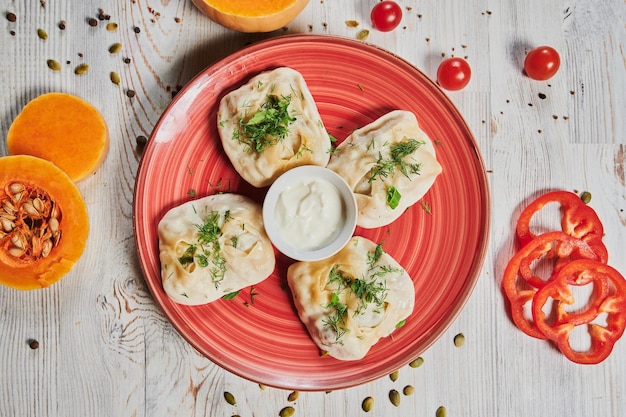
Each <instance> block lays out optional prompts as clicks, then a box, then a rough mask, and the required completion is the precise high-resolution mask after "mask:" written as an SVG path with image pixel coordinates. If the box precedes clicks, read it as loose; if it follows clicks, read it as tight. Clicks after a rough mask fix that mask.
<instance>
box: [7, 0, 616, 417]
mask: <svg viewBox="0 0 626 417" xmlns="http://www.w3.org/2000/svg"><path fill="white" fill-rule="evenodd" d="M375 3H376V1H374V0H369V1H358V2H357V1H353V2H349V1H346V2H338V1H331V0H311V2H310V3H309V5H308V6H307V8H306V9H305V10H304V11H303V12H302V13H301V14H300V16H299V17H298V18H297V19H296V20H295V21H294V22H292V23H291V24H289V25H288V27H287V28H285V29H284V30H279V31H276V32H273V33H269V34H242V33H237V32H233V31H230V30H228V29H225V28H223V27H221V26H219V25H217V24H215V23H213V22H212V21H210V20H209V19H208V18H206V17H204V16H203V15H201V14H200V12H199V11H198V10H197V9H196V8H195V7H194V6H193V4H192V3H191V1H190V0H167V1H165V0H161V1H156V0H153V1H149V0H108V1H96V0H82V1H60V0H48V1H46V2H40V1H39V0H24V1H22V0H20V1H16V0H0V12H1V13H2V18H1V19H0V56H2V59H0V87H1V91H2V95H1V98H0V131H1V133H2V137H3V138H4V137H6V133H7V130H8V128H9V126H10V124H11V122H12V120H13V119H14V118H15V117H16V115H17V114H18V112H19V111H20V109H21V108H22V107H23V106H24V105H25V104H26V103H27V102H28V101H29V100H31V99H33V98H35V97H36V96H38V95H40V94H42V93H45V92H49V91H63V92H67V93H72V94H76V95H78V96H81V97H83V98H85V99H86V100H88V101H89V102H91V103H92V104H93V105H94V106H96V107H97V108H98V109H99V110H100V111H101V112H102V114H103V116H104V117H105V119H106V121H107V124H108V127H109V130H110V134H111V148H110V152H109V155H108V157H107V160H106V162H105V163H104V165H103V166H102V168H101V169H100V170H98V172H97V173H96V174H95V175H94V176H93V177H92V178H90V179H88V180H87V181H84V182H82V183H80V184H79V188H80V190H81V192H82V193H83V195H84V197H85V200H86V202H87V205H88V210H89V216H90V223H91V228H92V230H91V234H90V239H89V242H88V245H87V249H86V251H85V253H84V255H83V257H82V258H81V260H80V261H79V263H78V264H77V265H76V267H75V268H74V269H73V270H72V272H71V273H70V274H69V275H68V277H66V278H65V279H64V280H62V281H61V282H59V283H58V284H56V285H54V286H52V287H51V288H49V289H47V290H42V291H31V292H19V291H15V290H12V289H9V288H4V287H2V288H0V313H1V316H2V318H1V319H0V335H1V336H0V353H1V355H0V416H6V417H13V416H48V417H57V416H58V417H66V416H129V417H131V416H133V417H142V416H150V417H154V416H232V415H240V416H257V417H262V416H277V415H278V414H279V412H280V410H281V409H282V408H283V407H285V406H288V405H291V406H293V407H294V408H295V409H296V415H298V416H307V417H317V416H319V417H322V416H324V417H327V416H363V415H376V416H383V415H384V416H386V417H390V416H434V415H435V413H436V410H437V409H438V407H440V406H444V407H446V409H447V413H448V415H449V416H496V415H506V416H541V415H546V416H547V415H568V416H572V417H576V416H580V417H587V416H592V415H593V416H620V415H622V416H623V415H626V341H624V340H621V341H620V342H619V343H618V344H617V345H616V347H615V350H614V352H613V353H612V355H611V356H610V357H609V358H608V359H607V360H606V361H604V362H603V363H601V364H599V365H596V366H581V365H576V364H573V363H571V362H569V361H568V360H567V359H565V358H564V357H563V356H562V355H561V354H560V353H559V352H558V351H557V350H556V349H554V348H552V347H551V346H550V345H549V344H547V343H546V342H543V341H538V340H534V339H531V338H529V337H528V336H526V335H524V334H523V333H521V332H520V331H519V330H518V329H517V328H515V326H514V325H513V324H512V322H511V321H510V319H509V317H508V312H507V307H506V303H505V301H504V297H503V294H502V291H501V289H500V280H501V275H502V272H503V270H504V267H505V265H506V262H507V260H508V258H510V256H511V255H512V253H513V251H514V244H513V234H512V231H513V228H514V222H515V219H516V218H517V215H518V214H519V212H520V210H521V208H522V207H523V205H524V204H525V203H527V202H529V201H530V200H531V199H532V198H533V197H534V196H537V195H539V194H540V193H541V192H543V191H545V190H551V189H566V190H577V191H583V190H586V191H589V192H591V193H592V195H593V199H592V202H591V205H592V206H593V208H594V209H596V211H597V212H598V215H599V216H600V218H601V219H602V220H603V223H604V225H605V229H606V230H605V231H606V236H605V242H606V246H607V247H608V249H609V253H610V254H611V258H610V263H611V265H612V266H614V267H615V268H617V269H618V270H620V271H622V272H623V273H624V272H626V257H625V256H624V248H625V247H626V212H625V210H626V185H625V182H626V177H625V165H626V149H625V144H626V139H625V136H624V131H625V130H626V129H625V128H626V125H625V124H626V122H625V120H626V114H625V109H626V106H625V104H626V103H625V97H626V89H625V85H626V83H625V79H626V77H625V75H626V70H625V58H624V43H625V42H624V41H625V29H624V17H625V16H624V12H625V7H624V2H623V1H620V0H607V1H594V0H572V1H566V2H553V1H551V2H547V1H543V0H526V1H519V0H517V1H516V0H503V1H498V2H488V1H484V0H465V1H456V0H438V1H435V0H422V1H399V4H401V5H402V6H403V9H404V17H403V22H402V24H401V26H400V27H399V28H398V29H396V30H395V31H393V32H389V33H382V32H377V31H376V30H373V29H372V28H371V24H370V23H369V11H370V9H371V7H372V6H373V5H374V4H375ZM42 4H45V6H43V5H42ZM100 8H102V9H103V10H104V12H105V13H106V14H109V15H110V16H111V20H110V22H115V23H117V24H118V28H117V30H116V31H107V30H106V28H105V24H106V21H98V26H96V27H92V26H90V25H89V24H88V22H87V20H88V19H89V18H97V15H98V13H99V9H100ZM7 12H12V13H14V14H15V15H16V17H17V20H16V21H15V22H10V21H9V20H8V19H7V18H6V17H5V16H6V13H7ZM347 20H357V21H359V22H360V26H359V27H358V28H350V27H348V26H347V25H346V21H347ZM61 21H64V22H65V29H64V30H61V29H60V28H59V24H60V23H61ZM38 28H43V29H44V30H46V32H47V33H48V39H47V40H42V39H40V38H38V36H37V29H38ZM135 28H137V29H135ZM361 29H369V30H370V36H369V38H368V39H367V42H369V43H372V44H374V45H377V46H380V47H382V48H385V49H387V50H389V51H391V52H393V53H395V54H397V55H399V56H401V57H402V58H404V59H406V60H407V61H409V62H411V63H412V64H414V65H415V66H417V67H418V68H420V69H421V70H422V71H424V72H425V73H426V74H427V75H428V76H430V77H435V73H436V70H437V66H438V65H439V63H440V62H441V60H442V59H443V57H444V56H445V57H447V56H451V55H456V56H463V57H466V58H467V60H468V61H469V62H470V64H471V66H472V69H473V77H472V81H471V83H470V84H469V86H468V87H467V88H466V89H464V90H462V91H460V92H454V93H448V94H449V96H450V98H451V99H452V100H453V102H454V103H455V104H456V105H457V106H458V108H459V109H460V111H461V113H462V114H463V115H464V117H465V119H466V120H467V123H468V125H469V126H470V128H471V129H472V131H473V133H474V135H475V138H476V141H477V143H478V144H479V147H480V150H481V152H482V156H483V158H484V161H485V165H486V168H487V169H488V171H489V180H490V189H491V193H492V222H491V235H490V245H489V251H488V254H487V258H486V260H485V264H484V267H483V270H482V272H481V274H480V279H479V281H478V283H477V286H476V288H475V290H474V292H473V294H472V296H471V298H470V299H469V301H468V302H467V305H466V306H465V308H464V309H463V311H462V312H461V314H460V315H459V317H458V318H457V320H456V321H455V322H454V323H453V324H452V325H451V326H450V328H449V329H448V330H447V331H446V332H445V333H444V334H443V336H442V337H441V338H440V339H439V340H438V341H437V342H436V343H435V344H434V345H433V346H432V347H431V348H430V349H428V350H427V351H426V352H425V353H424V354H423V358H424V365H423V366H421V367H419V368H416V369H414V368H410V367H408V366H406V367H403V368H401V369H400V370H399V377H398V379H397V380H396V381H392V380H391V379H390V378H387V377H384V378H381V379H380V380H377V381H374V382H372V383H368V384H365V385H362V386H358V387H354V388H350V389H345V390H339V391H333V392H328V393H326V392H314V393H300V395H299V397H298V399H297V400H296V401H294V402H289V401H288V395H289V393H290V391H288V390H281V389H275V388H270V387H260V386H259V385H258V384H257V383H255V382H253V381H247V380H244V379H241V378H239V377H237V376H235V375H233V374H231V373H229V372H227V371H225V370H223V369H221V368H219V367H218V366H216V365H214V364H213V363H212V362H211V361H209V360H208V359H206V358H204V357H203V356H202V355H200V354H199V353H198V352H197V351H195V350H194V348H193V347H191V346H190V345H189V344H188V343H187V342H186V341H185V340H183V339H182V338H181V337H180V336H179V335H178V333H177V332H176V331H175V330H174V329H173V327H172V326H171V325H170V324H169V322H168V320H167V318H166V317H165V316H164V315H163V313H162V311H161V310H160V308H159V307H158V306H157V305H155V303H154V302H153V299H152V296H151V294H150V292H149V290H148V288H147V286H146V284H145V282H144V279H143V277H142V275H141V271H140V269H139V264H138V260H137V256H136V251H135V242H134V238H133V224H132V202H133V188H134V180H135V176H136V171H137V168H138V164H139V161H140V159H141V147H140V146H138V145H137V143H136V138H137V137H138V136H146V137H148V136H149V135H150V132H151V131H152V128H153V127H154V125H155V124H156V122H157V121H158V119H159V117H160V115H161V114H162V113H163V111H164V110H165V108H166V106H167V105H168V103H169V102H170V101H171V99H172V96H173V94H174V93H175V92H176V91H178V90H179V89H180V88H181V87H182V86H183V85H185V84H186V83H187V82H188V81H190V80H191V79H192V78H193V77H194V75H195V74H197V73H198V72H199V71H201V70H202V69H203V68H205V67H206V66H208V65H210V64H212V63H214V62H215V61H217V60H218V59H220V58H222V57H225V56H227V55H228V54H229V53H232V52H234V51H236V50H238V49H240V48H242V47H244V46H245V45H247V44H249V43H251V42H255V41H258V40H261V39H265V38H268V37H270V36H279V35H282V34H289V33H322V34H333V35H340V36H346V37H349V38H355V37H356V34H357V32H358V31H359V30H361ZM115 42H120V43H121V44H122V45H123V48H122V51H121V52H120V53H118V54H113V55H112V54H110V53H109V51H108V48H109V47H110V45H112V44H113V43H115ZM542 44H548V45H551V46H553V47H555V48H556V49H557V50H558V51H559V52H560V53H561V58H562V68H561V70H560V71H559V73H558V74H557V75H556V76H555V77H554V78H553V79H551V80H550V81H544V82H538V81H532V80H530V79H529V78H527V77H525V76H524V75H523V74H522V72H521V68H522V63H523V59H524V57H525V54H526V52H527V51H528V50H529V49H530V48H532V47H533V46H537V45H542ZM48 59H55V60H57V61H58V62H60V63H61V64H62V67H63V68H62V70H61V71H59V72H53V71H51V70H49V69H48V67H47V66H46V61H47V60H48ZM80 63H86V64H88V65H89V72H88V73H87V74H85V75H83V76H77V75H75V74H74V68H75V66H76V65H78V64H80ZM111 71H115V72H117V73H118V74H119V75H120V78H121V83H120V85H119V86H116V85H114V84H112V83H111V82H110V81H109V74H110V72H111ZM130 90H132V91H133V92H134V94H135V95H134V96H133V97H129V96H128V94H127V93H128V92H129V91H130ZM540 95H541V97H540ZM542 97H543V98H542ZM5 154H6V145H5V142H4V140H2V141H0V155H5ZM458 333H463V334H464V335H465V340H466V342H465V344H464V345H463V346H462V347H460V348H458V347H455V346H454V344H453V338H454V336H455V335H456V334H458ZM30 340H37V341H38V342H39V347H38V349H31V348H30V347H29V341H30ZM407 385H412V386H413V387H415V394H413V395H411V396H405V395H402V394H401V403H400V406H399V407H395V406H394V405H392V404H391V402H390V401H389V399H388V394H389V391H390V390H392V389H396V390H398V391H400V392H401V391H402V389H403V387H405V386H407ZM225 391H228V392H231V393H233V394H234V395H235V397H236V399H237V405H236V406H232V405H230V404H228V403H227V402H226V401H225V400H224V397H223V394H224V392H225ZM367 396H372V397H373V398H374V399H375V407H374V410H373V411H372V412H370V413H369V414H366V413H364V412H363V411H362V410H361V402H362V401H363V399H364V398H366V397H367Z"/></svg>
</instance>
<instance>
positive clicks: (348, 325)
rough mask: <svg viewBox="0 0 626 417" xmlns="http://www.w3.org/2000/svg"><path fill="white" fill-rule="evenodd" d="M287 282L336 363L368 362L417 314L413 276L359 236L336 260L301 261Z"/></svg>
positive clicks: (320, 344)
mask: <svg viewBox="0 0 626 417" xmlns="http://www.w3.org/2000/svg"><path fill="white" fill-rule="evenodd" d="M287 281H288V283H289V288H290V289H291V292H292V295H293V300H294V304H295V306H296V309H297V311H298V315H299V317H300V320H301V321H302V322H303V323H304V325H305V327H306V328H307V330H308V332H309V334H310V336H311V338H312V339H313V341H314V342H315V344H316V345H317V346H318V347H319V348H320V349H321V350H323V351H326V352H328V354H329V355H330V356H332V357H334V358H336V359H340V360H357V359H361V358H363V357H364V356H365V355H366V354H367V352H368V351H369V350H370V348H371V347H372V346H373V345H374V344H375V343H376V342H378V341H379V340H380V338H382V337H386V336H388V335H390V334H391V333H392V332H393V331H394V330H395V329H396V327H397V325H398V324H399V323H400V322H402V321H403V320H405V319H406V318H407V317H408V316H409V315H410V314H411V312H412V311H413V306H414V303H415V288H414V286H413V281H412V280H411V277H410V276H409V275H408V273H407V272H406V271H405V270H404V269H403V268H402V267H401V266H400V264H398V262H397V261H395V260H394V259H393V258H392V257H391V256H390V255H389V254H387V253H385V252H384V251H383V250H382V247H381V246H380V245H377V244H376V243H374V242H372V241H371V240H369V239H366V238H363V237H353V238H352V240H351V241H350V242H348V244H347V245H346V246H345V247H344V248H343V249H342V250H341V251H340V252H339V253H337V254H336V255H334V256H332V257H330V258H328V259H325V260H321V261H315V262H297V263H295V264H292V265H291V266H290V267H289V269H288V271H287Z"/></svg>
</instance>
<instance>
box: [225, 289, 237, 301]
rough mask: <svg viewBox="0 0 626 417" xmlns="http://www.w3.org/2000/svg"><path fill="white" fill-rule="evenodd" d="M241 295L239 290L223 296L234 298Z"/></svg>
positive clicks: (228, 298) (226, 298) (227, 298)
mask: <svg viewBox="0 0 626 417" xmlns="http://www.w3.org/2000/svg"><path fill="white" fill-rule="evenodd" d="M238 295H239V291H233V292H229V293H228V294H226V295H224V296H222V299H223V300H232V299H233V298H235V297H237V296H238Z"/></svg>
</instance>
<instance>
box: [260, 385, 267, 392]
mask: <svg viewBox="0 0 626 417" xmlns="http://www.w3.org/2000/svg"><path fill="white" fill-rule="evenodd" d="M266 388H267V386H265V385H263V384H259V389H260V390H261V391H265V389H266Z"/></svg>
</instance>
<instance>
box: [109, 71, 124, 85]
mask: <svg viewBox="0 0 626 417" xmlns="http://www.w3.org/2000/svg"><path fill="white" fill-rule="evenodd" d="M109 78H111V82H112V83H113V84H115V85H120V82H121V81H122V80H121V79H120V75H119V74H118V73H117V72H115V71H111V74H110V75H109Z"/></svg>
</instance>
